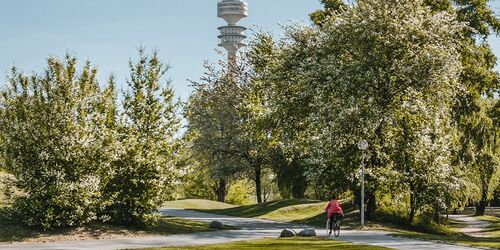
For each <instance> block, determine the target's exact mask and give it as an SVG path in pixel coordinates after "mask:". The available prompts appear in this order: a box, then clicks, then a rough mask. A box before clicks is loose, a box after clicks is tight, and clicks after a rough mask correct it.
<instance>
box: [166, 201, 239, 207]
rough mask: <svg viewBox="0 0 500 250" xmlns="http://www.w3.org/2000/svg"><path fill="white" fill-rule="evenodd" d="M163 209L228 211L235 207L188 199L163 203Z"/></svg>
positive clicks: (221, 203)
mask: <svg viewBox="0 0 500 250" xmlns="http://www.w3.org/2000/svg"><path fill="white" fill-rule="evenodd" d="M163 207H168V208H184V209H228V208H233V207H235V206H234V205H231V204H227V203H223V202H217V201H209V200H201V199H186V200H177V201H167V202H165V203H163Z"/></svg>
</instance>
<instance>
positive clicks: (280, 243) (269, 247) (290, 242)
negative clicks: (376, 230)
mask: <svg viewBox="0 0 500 250" xmlns="http://www.w3.org/2000/svg"><path fill="white" fill-rule="evenodd" d="M151 249H152V248H151ZM156 249H165V250H168V249H199V250H209V249H245V250H252V249H266V250H275V249H282V250H294V249H297V250H304V249H336V250H356V249H364V250H382V249H388V248H385V247H376V246H367V245H356V244H352V243H347V242H340V241H334V240H325V239H321V238H293V239H262V240H252V241H238V242H232V243H226V244H217V245H207V246H191V247H164V248H156Z"/></svg>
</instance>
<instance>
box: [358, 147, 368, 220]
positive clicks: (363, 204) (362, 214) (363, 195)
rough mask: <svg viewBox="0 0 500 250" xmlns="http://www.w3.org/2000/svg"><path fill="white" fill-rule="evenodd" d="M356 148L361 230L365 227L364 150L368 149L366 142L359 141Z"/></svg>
mask: <svg viewBox="0 0 500 250" xmlns="http://www.w3.org/2000/svg"><path fill="white" fill-rule="evenodd" d="M358 148H359V150H361V228H363V227H364V226H365V150H366V149H367V148H368V142H367V141H366V140H361V141H359V142H358Z"/></svg>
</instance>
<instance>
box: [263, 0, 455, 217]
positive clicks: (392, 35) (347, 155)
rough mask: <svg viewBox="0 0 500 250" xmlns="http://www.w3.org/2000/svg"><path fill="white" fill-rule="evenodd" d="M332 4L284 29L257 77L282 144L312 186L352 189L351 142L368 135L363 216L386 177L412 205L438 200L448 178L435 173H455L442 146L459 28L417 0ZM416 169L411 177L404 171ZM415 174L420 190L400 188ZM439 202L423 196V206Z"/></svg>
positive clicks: (449, 135) (448, 130) (355, 160)
mask: <svg viewBox="0 0 500 250" xmlns="http://www.w3.org/2000/svg"><path fill="white" fill-rule="evenodd" d="M337 7H339V8H340V9H339V10H338V11H336V12H335V14H334V15H331V16H329V17H325V19H324V20H322V22H321V25H320V26H317V27H291V28H290V29H289V30H288V38H287V39H285V40H284V41H283V42H282V43H281V44H280V49H279V50H280V52H279V53H278V57H277V58H278V59H277V60H278V62H277V63H274V66H273V69H272V70H271V73H269V74H268V78H267V81H268V82H270V83H271V84H270V86H271V88H272V91H271V93H272V96H271V98H270V100H271V105H272V106H273V107H272V110H273V111H274V112H275V113H274V114H275V117H276V118H277V119H278V120H279V123H278V124H279V126H281V131H283V137H282V138H283V141H285V142H289V143H286V145H287V148H289V150H290V152H293V151H295V152H300V154H302V155H304V156H306V158H307V159H308V162H309V167H308V170H307V171H306V176H307V177H308V178H310V180H311V181H312V182H313V183H316V184H317V185H316V186H322V187H323V190H332V188H333V189H335V190H338V191H343V190H353V191H356V190H357V186H356V185H357V183H358V180H359V179H358V178H359V176H358V175H357V174H356V172H357V171H356V170H357V169H358V166H359V159H360V152H359V151H358V150H357V149H356V146H355V144H356V142H357V141H358V140H360V139H368V141H369V142H370V145H371V146H370V148H369V150H368V151H369V158H368V161H367V164H368V171H367V180H368V189H367V190H368V195H367V203H368V215H369V216H370V215H372V214H373V212H374V209H375V206H376V204H377V202H376V193H377V191H381V190H386V187H389V186H392V185H393V184H394V182H397V184H399V186H400V187H401V189H400V193H401V192H402V193H404V194H406V195H408V196H409V195H410V194H412V195H415V196H418V202H417V203H418V204H417V203H415V204H413V205H416V206H419V207H422V206H421V205H420V204H426V202H427V201H429V200H428V198H430V197H436V199H441V198H442V197H443V196H444V194H443V193H442V192H438V191H436V190H443V187H442V186H439V185H438V184H439V183H440V182H443V181H444V182H445V183H449V184H450V185H455V184H456V183H457V182H456V181H455V179H453V178H451V179H450V178H447V179H443V180H439V178H438V177H439V176H441V177H448V176H450V175H449V174H450V173H453V174H456V173H455V172H454V171H455V169H454V168H452V167H451V166H450V165H451V157H450V156H449V153H448V152H449V151H450V150H451V149H453V146H454V144H453V142H454V141H453V139H454V137H453V135H454V130H453V126H451V121H450V115H451V113H450V112H451V105H452V104H453V98H454V97H455V96H456V93H457V92H458V91H459V90H461V84H460V83H459V81H458V79H459V74H460V72H461V71H460V70H461V67H460V66H461V65H460V55H459V52H458V50H459V45H458V44H457V43H456V38H457V37H460V35H461V31H462V30H463V29H464V26H463V25H462V24H461V23H459V22H458V21H456V19H455V17H454V16H453V15H451V14H449V13H447V12H434V11H432V10H431V9H430V8H427V7H425V6H424V4H423V1H406V0H401V1H376V0H363V1H357V2H356V4H352V5H342V6H340V5H339V6H337ZM405 126H406V128H405ZM398 143H402V144H404V145H406V146H405V147H396V146H395V145H397V144H398ZM417 145H420V147H419V146H417ZM400 146H401V145H400ZM294 148H295V150H292V149H294ZM411 164H413V165H411ZM410 165H411V166H410ZM408 167H409V169H410V170H408ZM406 170H408V171H410V172H408V171H407V172H405V171H406ZM417 170H418V174H419V175H418V176H417V175H414V174H413V172H411V171H417ZM398 176H400V177H401V178H399V179H398V178H395V177H398ZM431 177H432V178H431ZM426 178H427V179H426ZM423 179H425V180H426V181H428V182H429V185H426V186H425V187H426V188H423V186H422V188H420V189H418V190H417V189H416V187H410V186H411V183H421V180H423ZM434 185H435V187H434ZM323 192H324V191H323ZM436 194H440V195H441V196H436ZM442 201H443V200H432V207H431V210H432V211H434V210H437V209H438V207H437V205H436V204H438V205H439V209H441V208H442V206H441V204H442V203H440V202H442ZM435 205H436V206H435ZM413 207H415V206H413ZM413 210H414V209H413ZM410 217H411V216H410Z"/></svg>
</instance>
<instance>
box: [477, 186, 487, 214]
mask: <svg viewBox="0 0 500 250" xmlns="http://www.w3.org/2000/svg"><path fill="white" fill-rule="evenodd" d="M487 199H488V187H486V188H485V187H483V191H482V193H481V200H480V201H479V203H477V204H476V216H482V215H484V213H485V211H486V203H487V202H488V200H487Z"/></svg>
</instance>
